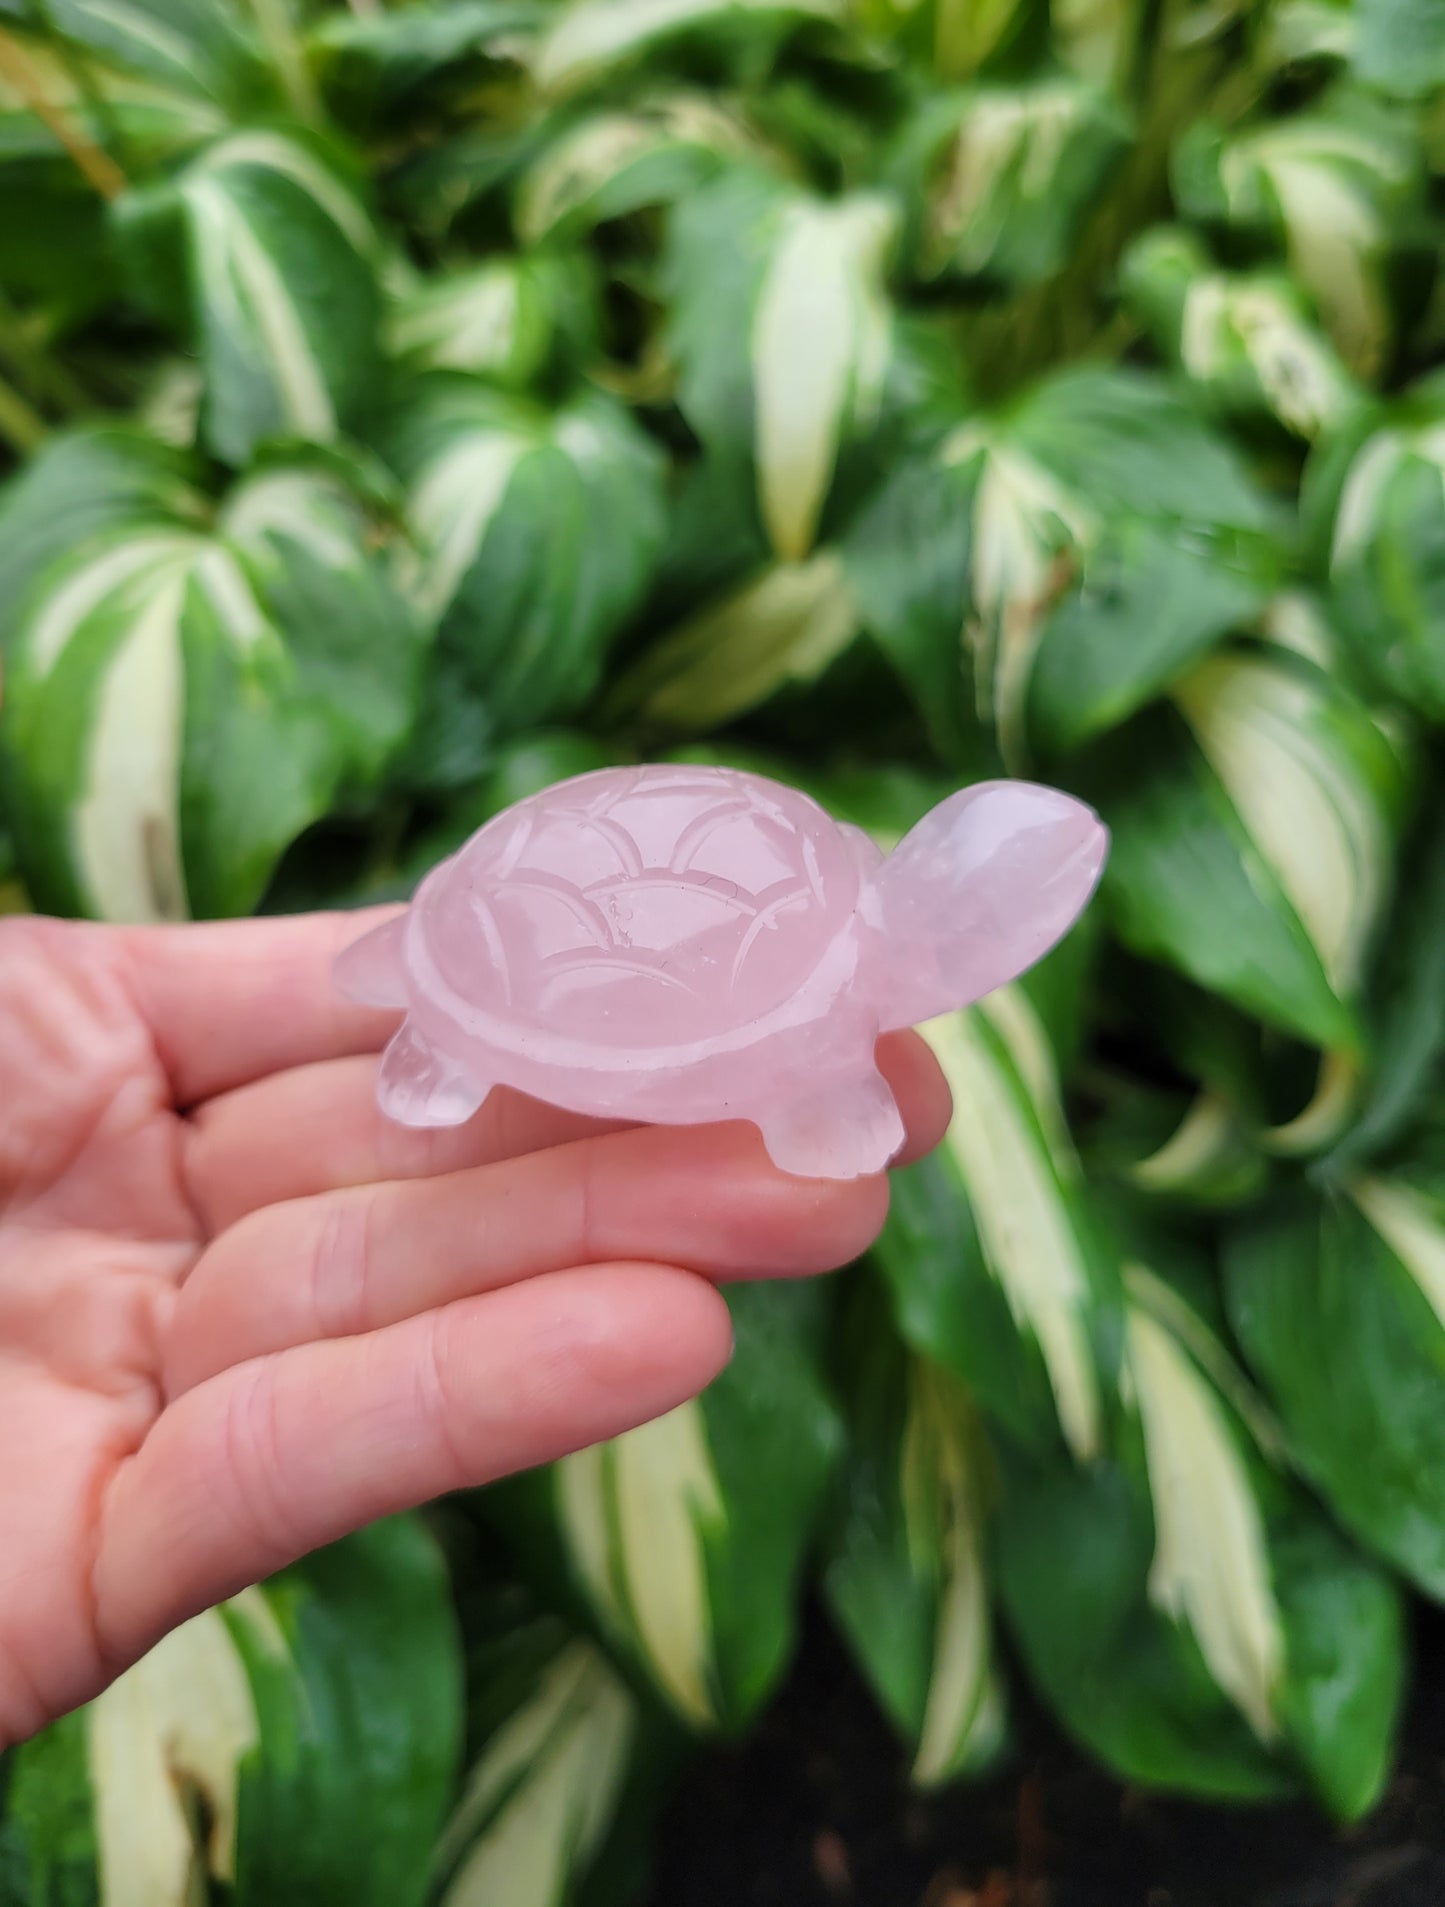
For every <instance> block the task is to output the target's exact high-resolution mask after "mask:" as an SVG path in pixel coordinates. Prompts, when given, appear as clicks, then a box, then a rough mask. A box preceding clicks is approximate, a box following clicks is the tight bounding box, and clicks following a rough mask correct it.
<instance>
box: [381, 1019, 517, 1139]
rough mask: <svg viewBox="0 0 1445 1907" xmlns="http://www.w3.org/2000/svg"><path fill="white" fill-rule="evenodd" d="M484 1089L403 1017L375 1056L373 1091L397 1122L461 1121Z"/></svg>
mask: <svg viewBox="0 0 1445 1907" xmlns="http://www.w3.org/2000/svg"><path fill="white" fill-rule="evenodd" d="M490 1090H491V1089H490V1087H487V1086H480V1087H479V1086H476V1085H474V1084H473V1083H472V1081H471V1080H469V1079H468V1078H467V1077H466V1075H465V1074H464V1073H463V1072H462V1071H461V1070H460V1069H459V1068H458V1067H456V1066H455V1065H453V1063H452V1062H451V1061H450V1060H449V1059H445V1058H443V1056H442V1055H441V1054H440V1053H438V1052H437V1050H436V1048H435V1047H433V1046H431V1045H429V1044H428V1043H427V1041H426V1040H425V1039H424V1038H423V1037H422V1035H421V1034H420V1033H418V1032H417V1031H416V1029H415V1027H413V1026H412V1024H411V1022H410V1021H409V1020H408V1021H405V1022H404V1023H403V1024H402V1026H401V1029H400V1031H398V1032H397V1033H395V1034H393V1036H392V1039H391V1042H390V1044H389V1045H388V1046H387V1049H386V1051H385V1052H384V1053H383V1054H382V1056H381V1074H380V1077H379V1079H378V1081H377V1088H376V1096H377V1100H378V1102H379V1104H380V1106H381V1110H382V1111H383V1112H384V1113H385V1114H386V1116H387V1118H388V1119H394V1120H396V1122H397V1124H398V1125H402V1126H460V1125H463V1124H465V1122H466V1121H467V1120H468V1119H470V1118H471V1116H472V1114H473V1113H474V1112H477V1111H478V1110H479V1109H480V1107H481V1104H482V1101H483V1100H484V1099H485V1098H486V1096H487V1094H488V1092H489V1091H490Z"/></svg>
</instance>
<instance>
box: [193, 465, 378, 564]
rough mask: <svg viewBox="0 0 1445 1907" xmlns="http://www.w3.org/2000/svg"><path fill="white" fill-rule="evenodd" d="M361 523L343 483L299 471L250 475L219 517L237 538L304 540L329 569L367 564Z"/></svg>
mask: <svg viewBox="0 0 1445 1907" xmlns="http://www.w3.org/2000/svg"><path fill="white" fill-rule="evenodd" d="M359 527H360V517H359V513H358V511H357V509H356V506H355V505H354V503H353V502H352V500H351V499H350V498H349V497H348V496H347V495H346V493H345V492H344V491H343V490H342V489H341V487H340V485H339V484H333V483H330V482H327V481H326V480H325V479H323V478H318V477H315V476H312V475H311V474H310V473H309V472H302V471H295V470H277V471H272V472H268V473H266V474H263V475H261V476H257V477H251V478H249V479H247V480H246V481H245V482H244V483H242V484H241V485H240V486H239V487H238V488H237V490H236V491H235V492H234V494H233V495H232V497H231V498H230V499H229V501H228V502H227V504H226V507H225V508H224V509H223V510H222V512H221V516H220V528H221V530H222V533H223V534H224V535H225V536H226V537H227V538H228V539H229V540H231V541H233V542H239V543H248V542H251V541H253V540H255V539H256V538H259V537H268V536H277V537H281V538H283V539H285V540H288V541H291V542H295V543H301V544H304V545H305V546H306V547H307V548H308V549H310V551H311V552H312V554H313V555H314V556H315V557H316V558H317V559H318V560H319V561H320V562H322V563H324V564H325V565H326V567H327V568H328V569H332V570H338V571H356V572H361V571H363V570H364V568H365V562H364V559H363V555H362V543H361V539H360V537H359V536H358V534H357V530H358V528H359Z"/></svg>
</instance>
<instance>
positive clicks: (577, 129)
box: [516, 90, 758, 244]
mask: <svg viewBox="0 0 1445 1907" xmlns="http://www.w3.org/2000/svg"><path fill="white" fill-rule="evenodd" d="M757 143H758V142H757V140H756V138H755V136H754V135H753V134H752V133H751V132H750V131H749V129H748V128H747V126H746V124H745V122H744V121H743V120H742V119H741V118H740V117H739V116H738V114H737V113H736V112H734V111H732V110H730V109H729V107H728V106H727V105H726V104H725V103H724V102H723V101H721V100H718V99H714V98H712V97H710V96H709V95H708V94H707V93H702V92H683V91H680V90H679V91H675V92H664V93H658V94H656V95H651V96H644V97H643V98H642V99H640V100H638V101H636V102H635V103H633V104H631V105H630V106H629V107H628V108H627V109H626V110H625V111H624V110H620V109H614V110H612V111H610V112H604V111H598V112H594V113H590V114H588V115H586V116H585V117H583V118H581V119H579V120H577V121H576V122H575V123H572V124H569V125H568V126H567V127H566V128H565V130H564V131H563V132H562V133H561V134H560V135H559V136H558V138H557V139H556V140H555V141H554V142H553V143H551V144H550V145H548V146H547V148H546V149H545V150H544V151H543V153H542V154H541V156H540V157H539V158H538V159H537V160H536V161H535V162H534V163H533V164H532V165H531V166H529V167H528V168H527V171H526V172H525V173H524V174H523V176H522V179H521V182H520V184H519V186H518V188H517V201H516V217H517V228H518V231H519V232H520V234H521V236H522V237H523V238H524V239H525V240H526V241H527V242H528V243H529V244H536V243H538V242H539V241H540V240H542V239H545V238H548V237H551V236H552V235H554V234H557V233H565V234H567V235H568V236H571V235H573V234H575V233H578V232H583V231H587V230H590V229H591V227H592V226H594V225H598V224H601V223H603V222H604V221H605V220H608V219H616V218H622V217H625V216H626V215H627V214H628V213H630V212H635V211H638V210H639V209H640V208H642V207H643V206H653V205H671V204H672V203H674V202H675V201H676V200H677V199H679V198H682V197H684V196H685V195H686V194H687V193H689V192H691V191H693V190H695V189H696V187H698V186H699V185H701V184H702V183H703V182H704V181H705V180H707V179H710V178H711V177H712V176H713V174H714V173H715V172H716V171H717V170H718V169H719V167H720V166H721V165H722V164H723V163H725V162H727V161H729V160H740V159H745V158H747V157H748V156H749V154H750V153H752V152H755V151H756V149H757Z"/></svg>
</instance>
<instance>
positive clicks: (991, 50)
mask: <svg viewBox="0 0 1445 1907" xmlns="http://www.w3.org/2000/svg"><path fill="white" fill-rule="evenodd" d="M849 10H850V12H851V13H852V14H853V16H854V18H855V19H857V20H858V21H859V22H860V23H861V24H862V25H863V26H864V27H866V28H867V30H868V31H869V32H870V33H874V34H878V35H886V36H887V37H888V38H889V39H891V40H894V41H895V42H897V43H898V44H899V45H900V46H902V47H903V48H905V49H906V51H907V52H908V53H909V54H910V55H911V56H912V57H913V58H914V59H915V60H917V61H918V62H919V64H920V65H922V66H924V67H927V68H931V70H932V71H934V72H935V73H937V74H938V75H939V76H940V78H943V79H966V78H968V76H969V75H970V74H972V73H974V72H976V71H977V70H978V68H979V67H980V66H982V65H983V64H984V63H985V62H986V61H988V60H990V59H992V58H993V57H994V56H995V55H996V54H998V53H1001V52H1003V51H1004V50H1005V49H1006V48H1007V47H1008V46H1009V45H1011V44H1012V42H1013V41H1014V40H1015V39H1016V37H1017V36H1018V34H1019V32H1020V31H1021V30H1022V29H1024V28H1026V27H1027V25H1028V23H1029V18H1030V12H1031V9H1030V7H1029V5H1028V0H852V4H851V7H850V9H849Z"/></svg>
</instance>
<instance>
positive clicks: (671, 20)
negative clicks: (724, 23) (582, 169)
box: [534, 0, 840, 87]
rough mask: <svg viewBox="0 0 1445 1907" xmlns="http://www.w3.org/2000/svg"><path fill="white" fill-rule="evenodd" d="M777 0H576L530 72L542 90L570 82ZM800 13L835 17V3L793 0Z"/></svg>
mask: <svg viewBox="0 0 1445 1907" xmlns="http://www.w3.org/2000/svg"><path fill="white" fill-rule="evenodd" d="M776 4H777V0H574V4H573V5H571V6H569V7H567V8H565V9H564V10H563V11H562V13H561V16H560V18H559V19H558V21H557V24H556V25H555V26H554V27H553V28H552V30H551V32H550V33H549V34H548V35H547V37H546V38H545V39H544V40H543V41H542V44H541V47H540V49H539V51H538V53H537V56H536V59H535V61H534V71H535V72H536V76H537V79H538V81H539V83H540V84H541V85H543V86H549V87H553V86H561V85H563V84H571V83H573V82H574V81H576V80H578V79H580V78H581V77H583V76H584V75H585V74H587V73H590V72H592V71H594V70H596V69H597V68H598V67H602V66H606V65H607V64H609V63H610V62H611V61H613V60H617V59H621V58H623V57H624V56H626V55H627V54H629V53H631V52H633V51H635V50H637V49H640V48H641V47H643V46H645V45H646V44H647V42H648V41H649V40H651V39H655V38H656V37H657V36H658V35H659V34H662V33H667V32H669V31H671V30H673V29H675V28H678V27H685V26H687V25H689V24H690V23H691V22H693V21H701V20H707V19H709V18H712V17H715V16H717V15H719V14H727V13H743V12H746V11H748V10H749V9H758V10H767V9H769V8H771V7H774V6H776ZM794 4H795V6H796V9H797V11H798V12H799V13H818V14H824V15H827V14H836V13H838V12H839V11H840V6H839V0H794Z"/></svg>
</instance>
